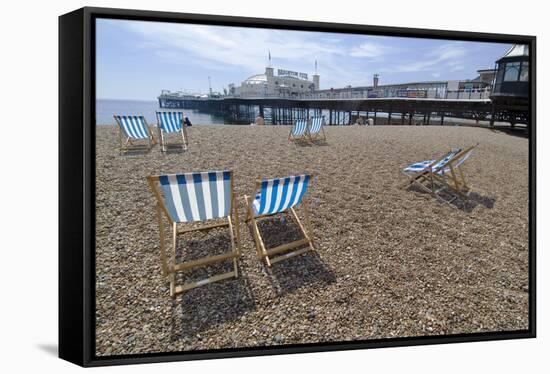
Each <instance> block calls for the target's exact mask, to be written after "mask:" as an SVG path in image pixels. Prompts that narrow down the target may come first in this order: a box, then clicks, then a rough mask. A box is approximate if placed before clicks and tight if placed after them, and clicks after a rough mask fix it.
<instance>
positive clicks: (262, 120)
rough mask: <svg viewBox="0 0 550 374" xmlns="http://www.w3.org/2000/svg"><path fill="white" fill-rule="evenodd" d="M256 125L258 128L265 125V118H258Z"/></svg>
mask: <svg viewBox="0 0 550 374" xmlns="http://www.w3.org/2000/svg"><path fill="white" fill-rule="evenodd" d="M255 125H257V126H263V125H265V121H264V117H262V116H258V117H256V122H255Z"/></svg>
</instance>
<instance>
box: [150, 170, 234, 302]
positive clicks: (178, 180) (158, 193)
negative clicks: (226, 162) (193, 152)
mask: <svg viewBox="0 0 550 374" xmlns="http://www.w3.org/2000/svg"><path fill="white" fill-rule="evenodd" d="M147 181H148V183H149V186H150V187H151V190H152V191H153V194H154V195H155V197H156V199H157V217H158V223H159V232H160V259H161V265H162V274H163V275H165V276H168V277H169V280H170V295H171V296H172V297H175V295H177V294H178V293H181V292H184V291H187V290H190V289H192V288H195V287H199V286H203V285H206V284H209V283H213V282H217V281H220V280H223V279H227V278H231V277H235V278H236V277H238V270H237V258H238V256H239V254H240V234H239V217H238V215H237V207H236V204H235V199H234V193H233V173H232V172H231V171H209V172H197V173H184V174H168V175H158V176H149V177H147ZM163 218H164V219H166V220H167V221H168V224H169V226H170V228H171V233H172V251H171V252H172V254H171V258H168V256H167V255H166V248H165V231H164V225H163ZM202 221H210V222H209V223H207V224H205V225H202V226H197V223H198V222H202ZM178 224H180V225H181V224H193V225H192V227H189V228H184V229H181V230H180V231H178V229H177V226H178ZM222 226H228V228H229V235H230V238H231V250H230V251H229V252H225V253H223V254H217V255H213V256H212V255H211V256H206V257H203V258H200V259H194V260H188V261H184V262H176V251H177V237H178V235H182V234H185V233H189V232H192V231H198V230H209V229H213V228H216V227H222ZM183 257H185V254H184V256H183ZM228 260H232V261H233V270H232V271H230V272H226V273H222V274H217V275H213V276H210V277H209V278H206V279H203V280H199V281H195V282H190V283H185V284H183V285H176V273H178V272H181V271H185V270H190V269H194V268H198V267H204V266H206V265H210V264H214V263H217V262H222V261H228Z"/></svg>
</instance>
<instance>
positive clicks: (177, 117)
mask: <svg viewBox="0 0 550 374" xmlns="http://www.w3.org/2000/svg"><path fill="white" fill-rule="evenodd" d="M157 120H158V123H159V127H160V128H161V129H162V131H164V132H166V133H171V132H176V131H180V130H181V128H182V123H183V113H182V112H157Z"/></svg>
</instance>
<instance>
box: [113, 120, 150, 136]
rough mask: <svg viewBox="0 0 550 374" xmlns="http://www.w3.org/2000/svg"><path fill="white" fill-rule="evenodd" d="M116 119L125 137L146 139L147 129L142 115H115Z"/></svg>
mask: <svg viewBox="0 0 550 374" xmlns="http://www.w3.org/2000/svg"><path fill="white" fill-rule="evenodd" d="M115 119H116V120H117V121H118V123H119V124H120V126H121V127H122V129H123V130H124V133H125V134H126V136H127V137H129V138H132V139H147V138H149V136H150V135H149V129H148V127H147V125H146V123H145V118H144V117H143V116H117V115H115Z"/></svg>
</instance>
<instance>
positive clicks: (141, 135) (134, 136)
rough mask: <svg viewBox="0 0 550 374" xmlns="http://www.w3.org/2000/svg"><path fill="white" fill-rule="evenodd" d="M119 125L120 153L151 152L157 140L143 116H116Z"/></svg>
mask: <svg viewBox="0 0 550 374" xmlns="http://www.w3.org/2000/svg"><path fill="white" fill-rule="evenodd" d="M113 117H114V119H115V122H116V123H117V125H118V130H119V139H120V148H119V152H120V153H121V154H122V153H125V152H128V151H150V150H151V148H152V147H153V145H154V144H156V140H155V138H154V137H153V134H152V133H151V130H150V128H149V125H148V124H147V121H146V120H145V117H143V116H120V115H116V114H115V115H114V116H113Z"/></svg>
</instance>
